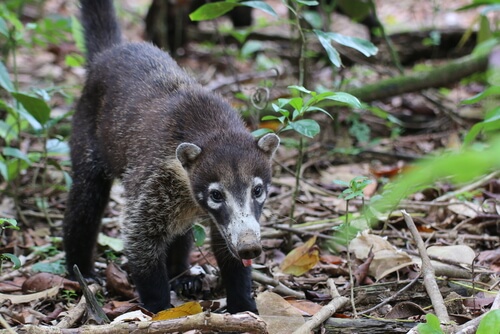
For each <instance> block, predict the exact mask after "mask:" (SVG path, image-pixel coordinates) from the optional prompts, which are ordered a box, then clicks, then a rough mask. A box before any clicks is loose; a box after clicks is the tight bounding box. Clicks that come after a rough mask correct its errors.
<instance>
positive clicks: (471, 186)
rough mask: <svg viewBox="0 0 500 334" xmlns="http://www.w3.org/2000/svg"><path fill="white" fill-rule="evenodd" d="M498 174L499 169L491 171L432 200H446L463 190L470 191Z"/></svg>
mask: <svg viewBox="0 0 500 334" xmlns="http://www.w3.org/2000/svg"><path fill="white" fill-rule="evenodd" d="M499 174H500V172H499V171H496V172H493V173H491V174H488V175H486V176H485V177H483V178H481V179H479V180H477V181H476V182H473V183H470V184H468V185H466V186H464V187H462V188H460V189H457V190H455V191H452V192H449V193H446V194H444V195H443V196H440V197H438V198H436V199H435V200H434V202H442V201H448V200H450V199H451V198H453V197H456V196H457V195H459V194H462V193H464V192H468V191H472V190H474V189H476V188H479V187H481V186H482V185H484V184H486V183H488V182H489V181H491V180H492V179H494V178H496V177H498V175H499Z"/></svg>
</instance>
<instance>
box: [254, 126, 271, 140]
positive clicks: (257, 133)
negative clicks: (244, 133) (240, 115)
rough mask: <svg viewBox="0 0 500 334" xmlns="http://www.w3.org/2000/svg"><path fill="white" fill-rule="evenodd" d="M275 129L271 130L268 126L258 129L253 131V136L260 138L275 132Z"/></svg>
mask: <svg viewBox="0 0 500 334" xmlns="http://www.w3.org/2000/svg"><path fill="white" fill-rule="evenodd" d="M273 132H274V131H273V130H271V129H268V128H262V129H257V130H255V131H252V136H254V137H255V138H259V137H262V136H263V135H265V134H268V133H273Z"/></svg>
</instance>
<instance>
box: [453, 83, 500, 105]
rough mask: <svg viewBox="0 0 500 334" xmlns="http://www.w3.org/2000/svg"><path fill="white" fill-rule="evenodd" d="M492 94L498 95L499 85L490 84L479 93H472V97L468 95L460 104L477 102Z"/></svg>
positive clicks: (499, 93) (499, 91) (499, 92)
mask: <svg viewBox="0 0 500 334" xmlns="http://www.w3.org/2000/svg"><path fill="white" fill-rule="evenodd" d="M492 95H500V86H491V87H488V88H486V89H485V90H484V91H482V92H481V93H479V94H477V95H474V96H472V97H469V98H468V99H465V100H463V101H462V104H473V103H478V102H480V101H481V100H483V99H485V98H487V97H489V96H492Z"/></svg>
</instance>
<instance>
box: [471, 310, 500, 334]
mask: <svg viewBox="0 0 500 334" xmlns="http://www.w3.org/2000/svg"><path fill="white" fill-rule="evenodd" d="M476 334H500V310H499V309H496V310H491V311H489V312H488V313H486V315H485V316H484V317H483V319H481V322H480V323H479V327H478V328H477V331H476Z"/></svg>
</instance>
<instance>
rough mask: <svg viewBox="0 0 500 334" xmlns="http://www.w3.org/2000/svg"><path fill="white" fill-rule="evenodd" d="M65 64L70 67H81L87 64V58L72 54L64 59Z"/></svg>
mask: <svg viewBox="0 0 500 334" xmlns="http://www.w3.org/2000/svg"><path fill="white" fill-rule="evenodd" d="M64 62H65V63H66V65H68V66H69V67H81V66H83V65H84V64H85V58H84V57H82V56H81V55H79V54H76V53H72V54H69V55H67V56H66V57H65V58H64Z"/></svg>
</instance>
